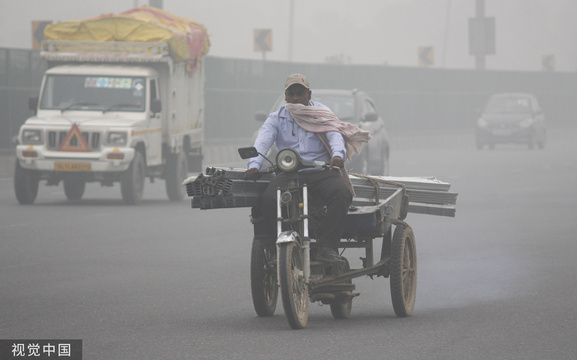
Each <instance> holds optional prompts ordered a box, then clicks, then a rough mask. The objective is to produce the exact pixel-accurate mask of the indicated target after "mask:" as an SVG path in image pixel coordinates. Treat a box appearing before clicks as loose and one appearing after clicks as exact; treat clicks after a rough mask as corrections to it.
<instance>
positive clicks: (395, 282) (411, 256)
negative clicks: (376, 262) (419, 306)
mask: <svg viewBox="0 0 577 360" xmlns="http://www.w3.org/2000/svg"><path fill="white" fill-rule="evenodd" d="M390 277H391V279H390V281H391V299H392V302H393V309H394V310H395V314H396V315H397V316H398V317H406V316H411V314H412V313H413V309H414V307H415V297H416V293H417V249H416V247H415V234H414V233H413V229H412V228H411V227H410V226H408V225H407V226H406V227H402V226H397V227H396V229H395V232H394V234H393V243H392V246H391V261H390Z"/></svg>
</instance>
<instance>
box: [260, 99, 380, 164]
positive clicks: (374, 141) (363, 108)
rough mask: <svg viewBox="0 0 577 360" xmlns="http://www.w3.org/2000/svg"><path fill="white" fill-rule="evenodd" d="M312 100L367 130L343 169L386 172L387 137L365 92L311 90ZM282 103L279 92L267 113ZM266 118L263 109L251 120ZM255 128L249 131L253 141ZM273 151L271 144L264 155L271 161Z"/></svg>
mask: <svg viewBox="0 0 577 360" xmlns="http://www.w3.org/2000/svg"><path fill="white" fill-rule="evenodd" d="M312 100H314V101H318V102H320V103H322V104H323V105H325V106H328V107H329V108H330V109H331V110H332V111H333V112H334V113H335V115H336V116H337V117H338V118H339V119H341V120H342V121H347V122H350V123H353V124H355V125H356V126H358V127H359V128H361V129H363V130H367V131H369V132H370V134H371V140H370V141H369V142H368V143H367V144H364V145H363V148H362V150H361V153H360V154H359V155H353V157H352V159H351V161H347V162H346V164H345V166H346V168H347V170H350V171H351V172H355V173H360V174H370V175H389V170H390V169H389V152H390V146H389V136H388V133H387V130H386V128H385V122H384V120H383V118H382V117H381V116H380V115H379V112H378V110H377V107H376V106H375V103H374V101H373V99H372V98H371V97H370V96H369V95H368V94H367V93H365V92H363V91H359V90H356V89H354V90H340V89H316V90H315V89H313V91H312ZM284 104H285V100H284V94H282V95H281V96H279V97H278V98H277V100H276V101H275V102H274V105H273V106H272V108H271V111H270V112H275V111H278V110H279V109H280V108H281V107H282V106H283V105H284ZM267 117H268V113H267V112H265V111H258V112H257V113H256V114H255V119H256V120H257V121H260V122H264V121H265V120H266V119H267ZM258 131H259V130H257V131H256V132H255V133H254V134H253V137H252V141H253V143H254V140H255V139H256V136H257V135H258ZM276 151H277V149H276V148H275V147H274V146H273V148H271V150H270V151H269V153H268V154H267V157H268V158H269V159H270V160H272V161H274V158H275V156H276Z"/></svg>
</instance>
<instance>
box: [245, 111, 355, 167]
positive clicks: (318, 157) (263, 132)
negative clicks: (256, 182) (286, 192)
mask: <svg viewBox="0 0 577 360" xmlns="http://www.w3.org/2000/svg"><path fill="white" fill-rule="evenodd" d="M311 103H312V104H313V105H315V106H324V105H323V104H321V103H319V102H316V101H311ZM325 107H326V106H325ZM325 135H326V137H327V139H328V141H329V145H330V146H331V150H332V154H329V153H328V152H327V150H326V148H325V146H324V145H323V143H322V142H321V140H320V139H319V138H318V136H317V135H316V134H315V133H312V132H309V131H306V130H305V129H303V128H301V127H300V126H299V125H298V124H297V123H296V122H295V121H294V119H293V118H292V116H291V115H290V114H289V112H288V111H287V110H286V109H285V107H284V106H283V107H281V108H280V110H279V111H275V112H274V113H271V114H270V115H269V116H268V118H267V119H266V121H265V122H264V124H263V125H262V127H261V129H260V132H259V133H258V136H257V138H256V140H255V143H254V146H255V147H256V149H257V151H258V152H259V153H261V154H266V153H267V152H268V151H269V149H270V148H271V147H272V145H273V144H274V143H275V142H276V146H277V148H278V149H279V150H281V149H284V148H287V147H288V148H292V149H295V150H296V151H297V152H298V153H299V154H300V156H301V157H302V158H303V159H304V160H309V161H324V162H327V163H328V162H329V161H330V159H331V157H334V156H340V157H341V158H342V159H345V156H346V150H345V140H344V139H343V136H342V135H341V134H340V133H339V132H336V131H329V132H326V133H325ZM271 160H273V159H271ZM263 161H264V159H263V158H262V156H258V157H255V158H251V159H250V160H249V161H248V165H247V168H248V169H250V168H257V169H260V167H261V166H262V163H263Z"/></svg>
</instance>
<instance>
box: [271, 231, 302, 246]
mask: <svg viewBox="0 0 577 360" xmlns="http://www.w3.org/2000/svg"><path fill="white" fill-rule="evenodd" d="M290 242H299V243H300V235H299V233H297V232H296V231H283V232H282V233H280V235H279V236H278V238H277V239H276V243H277V244H286V243H290Z"/></svg>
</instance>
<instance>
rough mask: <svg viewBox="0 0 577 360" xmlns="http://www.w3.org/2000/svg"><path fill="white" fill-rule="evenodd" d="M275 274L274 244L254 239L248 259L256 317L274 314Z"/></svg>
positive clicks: (275, 298)
mask: <svg viewBox="0 0 577 360" xmlns="http://www.w3.org/2000/svg"><path fill="white" fill-rule="evenodd" d="M267 243H268V244H267ZM276 274H277V269H276V246H275V244H274V242H272V243H271V242H270V241H266V240H262V239H254V240H253V241H252V254H251V258H250V287H251V290H252V303H253V305H254V310H255V311H256V313H257V315H258V316H272V315H273V314H274V311H275V309H276V302H277V298H278V286H277V279H276Z"/></svg>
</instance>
